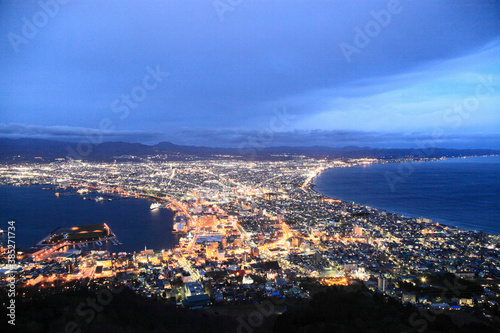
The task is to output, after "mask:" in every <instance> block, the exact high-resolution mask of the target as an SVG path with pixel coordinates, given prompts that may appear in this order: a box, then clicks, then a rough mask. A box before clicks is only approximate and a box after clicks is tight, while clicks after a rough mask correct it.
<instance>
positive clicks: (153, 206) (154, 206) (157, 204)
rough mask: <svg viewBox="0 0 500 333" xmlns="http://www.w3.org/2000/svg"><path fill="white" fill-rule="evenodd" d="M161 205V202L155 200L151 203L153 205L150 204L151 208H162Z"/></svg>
mask: <svg viewBox="0 0 500 333" xmlns="http://www.w3.org/2000/svg"><path fill="white" fill-rule="evenodd" d="M160 207H161V202H153V203H152V204H151V206H149V209H151V210H153V209H157V208H160Z"/></svg>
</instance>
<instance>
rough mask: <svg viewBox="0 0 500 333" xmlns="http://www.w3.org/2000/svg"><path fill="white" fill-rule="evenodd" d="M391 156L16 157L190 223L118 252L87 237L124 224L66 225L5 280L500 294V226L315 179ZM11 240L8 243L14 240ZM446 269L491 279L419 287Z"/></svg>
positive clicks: (407, 294)
mask: <svg viewBox="0 0 500 333" xmlns="http://www.w3.org/2000/svg"><path fill="white" fill-rule="evenodd" d="M378 162H379V161H377V160H375V159H350V160H327V159H324V160H318V159H311V158H306V157H297V158H293V159H289V160H283V161H260V162H257V161H251V162H248V161H244V160H238V159H234V158H227V157H220V158H218V159H212V160H195V161H176V162H169V161H167V160H164V161H162V160H161V159H160V158H159V157H155V158H154V159H146V160H144V161H139V162H122V163H120V162H115V163H94V162H82V161H74V160H69V161H62V160H61V161H58V162H53V163H47V164H22V165H16V164H12V165H3V166H2V167H1V169H0V174H1V175H2V178H1V182H2V183H3V184H4V185H5V184H9V185H20V186H26V185H36V184H39V185H44V186H47V189H50V190H51V191H54V193H55V194H56V195H64V194H65V193H78V195H81V196H82V198H85V195H88V194H89V193H97V195H99V196H97V197H96V200H99V198H102V197H103V196H106V195H108V194H113V195H118V196H121V197H141V198H148V199H150V200H151V202H152V204H153V205H154V203H155V202H157V203H160V204H161V205H156V206H152V207H151V209H171V210H173V211H175V212H176V215H175V219H174V222H173V226H172V227H173V232H176V233H179V235H181V236H182V237H180V240H179V244H177V245H175V247H173V248H170V249H147V248H146V249H137V251H136V252H134V253H124V252H122V253H113V252H112V249H113V247H112V246H111V247H110V249H111V251H107V250H105V249H103V250H99V249H95V250H86V248H85V245H89V244H92V243H96V242H97V243H98V244H100V245H103V244H105V245H113V244H114V245H118V244H119V238H120V235H114V234H113V232H112V228H113V226H108V225H106V224H104V225H100V226H99V225H95V226H75V227H73V228H71V229H67V230H65V229H63V230H60V231H57V230H56V231H54V232H52V233H51V235H49V236H48V237H46V238H45V239H44V240H43V241H40V242H39V243H38V244H37V245H36V246H35V247H33V248H30V249H23V250H20V251H19V252H18V253H17V259H19V261H18V264H17V265H16V266H15V267H11V268H10V269H7V268H2V270H1V272H2V276H3V277H4V279H3V280H2V284H3V286H4V287H7V285H8V284H7V281H6V279H5V277H6V276H7V275H8V274H9V273H10V272H16V273H17V274H18V278H19V281H20V283H21V286H36V287H37V288H38V290H39V291H42V290H44V289H45V288H49V289H50V288H54V287H56V286H57V287H59V288H71V287H72V286H73V287H74V286H75V285H76V284H75V283H82V281H85V282H84V283H87V284H88V283H90V282H91V281H100V283H117V284H121V285H123V286H127V287H129V288H132V289H133V290H134V291H135V292H136V293H138V294H140V295H143V296H144V297H152V298H158V299H168V300H170V301H172V302H174V303H175V304H177V305H178V306H182V307H188V308H198V307H205V306H210V305H211V304H216V305H217V304H240V303H242V302H243V303H244V302H253V301H256V300H263V299H267V298H269V297H273V296H281V297H293V298H302V299H306V300H307V299H309V298H310V294H309V290H307V289H304V287H303V285H302V283H301V281H311V279H312V280H314V281H317V283H319V284H321V285H325V286H331V285H349V284H351V283H359V282H362V283H364V284H365V286H366V287H367V288H368V289H369V290H371V291H372V292H381V293H383V294H385V295H387V296H389V297H392V298H394V299H397V300H398V301H400V302H402V303H408V302H411V303H413V304H417V305H419V306H421V307H427V308H432V307H441V308H446V309H447V310H451V309H455V310H457V309H466V308H469V307H470V308H473V307H474V306H477V304H482V303H484V304H490V305H491V304H495V302H494V301H493V299H496V297H498V294H497V293H498V292H500V291H499V289H498V288H499V287H498V284H497V283H498V281H499V279H500V258H499V256H498V253H499V252H498V249H499V247H500V237H499V236H494V235H489V234H485V233H483V232H475V231H466V230H461V229H458V228H454V227H450V226H445V225H440V224H439V223H435V222H433V221H431V220H429V219H427V218H423V217H422V218H418V219H414V218H405V217H402V216H398V215H396V214H391V213H388V212H385V211H378V210H377V209H374V208H370V207H367V206H362V205H358V204H356V203H349V202H343V201H340V200H334V199H329V198H326V197H324V196H323V195H321V194H319V193H317V192H315V191H314V186H313V180H314V178H315V177H316V175H318V173H320V172H321V171H323V170H325V169H328V168H337V167H349V166H353V165H360V164H372V163H378ZM68 191H69V192H68ZM43 236H44V235H40V239H42V238H43ZM2 251H3V253H4V254H6V253H7V247H5V248H2ZM5 267H7V266H5ZM443 273H449V274H454V275H455V276H456V277H457V278H458V279H461V280H464V281H468V280H476V281H481V282H480V283H481V285H482V286H483V288H484V289H482V290H475V291H474V293H473V295H471V293H470V292H463V293H462V294H461V295H460V294H457V295H451V296H447V295H439V296H435V295H433V294H432V293H430V294H429V295H422V294H421V293H420V294H419V292H415V291H413V292H412V291H411V290H412V288H411V287H409V286H413V289H416V288H417V287H420V288H422V290H425V288H426V286H427V287H429V285H428V284H426V279H427V278H428V277H429V276H433V275H436V274H443ZM106 281H107V282H106ZM49 289H48V290H49ZM417 289H418V288H417ZM48 290H47V292H49V291H48ZM18 292H22V288H21V289H19V290H18ZM485 302H486V303H485ZM488 302H489V303H488ZM483 310H484V311H485V313H486V314H487V311H488V310H486V309H484V308H483Z"/></svg>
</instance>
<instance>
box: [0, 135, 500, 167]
mask: <svg viewBox="0 0 500 333" xmlns="http://www.w3.org/2000/svg"><path fill="white" fill-rule="evenodd" d="M497 154H500V150H494V149H448V148H423V149H392V148H391V149H381V148H370V147H356V146H349V147H343V148H332V147H322V146H313V147H285V146H283V147H255V148H250V147H245V148H242V149H239V148H214V147H202V146H181V145H176V144H173V143H170V142H161V143H158V144H156V145H144V144H140V143H128V142H103V143H100V144H90V143H86V144H81V143H75V142H61V141H53V140H42V139H0V162H4V163H5V162H7V163H9V162H29V161H39V162H41V161H45V162H51V161H54V160H56V159H57V158H68V157H69V158H73V159H81V160H88V161H113V160H134V159H135V158H137V157H139V158H145V157H154V156H158V157H165V155H167V158H168V159H169V160H185V159H188V158H189V159H192V158H229V157H232V158H241V159H248V160H277V159H290V158H294V157H295V156H308V157H314V158H362V157H366V158H378V159H399V158H407V157H412V158H415V157H420V158H440V157H459V156H475V155H497Z"/></svg>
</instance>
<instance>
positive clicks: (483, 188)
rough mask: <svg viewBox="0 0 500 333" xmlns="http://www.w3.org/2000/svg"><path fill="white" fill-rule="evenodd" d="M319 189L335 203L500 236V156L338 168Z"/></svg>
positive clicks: (324, 175) (318, 184)
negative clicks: (343, 203) (333, 199)
mask: <svg viewBox="0 0 500 333" xmlns="http://www.w3.org/2000/svg"><path fill="white" fill-rule="evenodd" d="M314 183H315V185H316V186H315V187H314V189H315V190H316V191H317V192H319V193H321V194H324V195H326V196H328V197H330V198H335V199H340V200H344V201H353V202H356V203H359V204H363V205H367V206H371V207H374V208H377V209H383V210H386V211H388V212H393V213H397V214H402V215H404V216H406V217H419V216H423V217H427V218H430V219H432V220H434V221H438V222H440V223H443V224H447V225H453V226H457V227H461V228H464V229H469V230H481V231H484V232H488V233H492V234H500V156H490V157H472V158H458V159H447V160H442V161H433V162H410V163H391V164H373V165H368V166H355V167H350V168H335V169H329V170H326V171H324V172H323V173H322V174H321V175H319V176H318V177H317V178H316V179H315V181H314Z"/></svg>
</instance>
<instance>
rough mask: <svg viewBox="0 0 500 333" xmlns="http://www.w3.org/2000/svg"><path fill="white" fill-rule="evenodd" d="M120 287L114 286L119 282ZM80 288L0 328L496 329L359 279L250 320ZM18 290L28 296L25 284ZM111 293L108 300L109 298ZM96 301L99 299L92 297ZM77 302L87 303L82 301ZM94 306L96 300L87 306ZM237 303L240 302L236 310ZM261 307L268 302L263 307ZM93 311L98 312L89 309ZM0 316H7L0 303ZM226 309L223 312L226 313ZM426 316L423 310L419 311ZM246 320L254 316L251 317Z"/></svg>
mask: <svg viewBox="0 0 500 333" xmlns="http://www.w3.org/2000/svg"><path fill="white" fill-rule="evenodd" d="M117 288H119V287H117ZM110 289H111V290H112V288H110V287H109V286H108V287H103V286H100V287H98V288H97V287H94V288H88V289H87V288H81V289H80V290H77V291H62V292H60V293H57V294H44V295H41V294H38V295H35V296H33V297H31V298H30V300H29V301H25V302H22V303H19V304H18V308H17V311H16V312H17V318H16V326H15V327H14V326H10V325H9V326H7V324H6V321H2V324H1V325H2V326H4V327H0V330H1V331H2V332H7V331H9V332H33V333H42V332H83V333H85V332H95V333H101V332H103V333H104V332H120V333H125V332H146V333H147V332H174V333H175V332H183V333H185V332H248V333H251V332H283V333H285V332H286V333H294V332H304V333H307V332H311V333H313V332H314V333H320V332H359V333H361V332H373V333H377V332H394V333H400V332H408V333H410V332H415V333H416V332H429V333H431V332H450V333H451V332H453V333H469V332H470V333H474V332H482V333H489V332H496V330H495V329H494V328H493V327H491V326H487V325H486V324H483V323H481V322H479V321H476V320H474V319H472V320H470V318H469V319H467V318H461V322H464V321H465V324H461V325H458V324H456V323H455V321H456V318H452V316H451V315H448V314H443V313H438V312H436V313H427V314H426V315H425V314H422V311H421V310H420V311H419V310H418V309H417V308H415V307H413V306H411V305H406V306H404V305H402V304H401V303H399V302H397V301H396V300H393V299H391V298H390V297H387V296H384V295H382V294H379V293H376V294H374V295H371V294H370V293H369V292H368V290H367V289H366V288H365V287H364V286H363V285H362V284H360V283H358V284H355V285H351V286H345V287H343V286H335V287H319V289H318V290H317V292H316V294H315V295H314V296H313V298H312V300H311V301H303V302H297V301H289V300H286V301H285V303H282V302H280V301H278V303H280V304H282V305H283V306H284V307H285V309H286V310H285V312H284V313H283V314H281V315H278V316H275V315H272V316H267V317H266V320H263V321H259V323H258V324H259V325H255V324H254V325H252V326H250V325H249V324H248V322H247V321H245V320H244V319H242V318H247V317H248V318H250V317H251V316H252V314H253V315H255V313H256V312H257V311H256V309H257V307H256V306H255V305H254V306H252V305H250V307H249V308H248V306H249V305H246V306H245V305H241V306H239V305H233V306H232V307H233V308H234V309H235V311H234V312H232V313H228V314H224V315H222V314H219V311H220V312H221V313H222V312H224V309H222V308H221V307H220V306H219V307H217V306H214V307H212V308H211V310H210V311H207V310H188V309H182V308H177V307H175V306H174V305H170V304H166V303H165V302H164V301H159V300H156V299H148V298H144V297H141V296H139V295H137V294H135V293H134V292H133V291H132V290H130V289H128V288H122V289H119V290H118V291H114V290H112V292H109V293H107V295H111V296H104V295H105V293H103V290H110ZM23 292H25V293H27V294H30V295H33V294H36V291H35V290H34V289H33V290H30V289H29V288H27V289H25V290H23ZM108 297H109V298H108ZM92 300H98V302H94V303H93V302H92ZM82 304H83V305H84V306H82ZM91 304H94V306H92V305H91ZM238 307H241V308H238ZM263 307H264V308H265V306H263ZM94 309H95V310H94ZM0 312H1V313H0V315H1V316H2V317H4V318H5V317H6V310H5V309H4V308H2V310H0ZM226 313H227V311H226ZM424 315H425V316H424ZM250 322H251V321H250Z"/></svg>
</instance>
